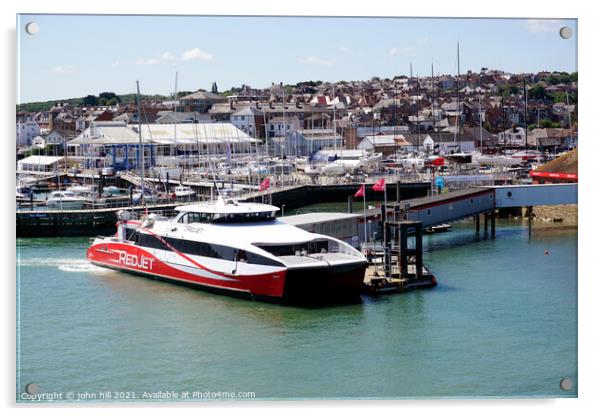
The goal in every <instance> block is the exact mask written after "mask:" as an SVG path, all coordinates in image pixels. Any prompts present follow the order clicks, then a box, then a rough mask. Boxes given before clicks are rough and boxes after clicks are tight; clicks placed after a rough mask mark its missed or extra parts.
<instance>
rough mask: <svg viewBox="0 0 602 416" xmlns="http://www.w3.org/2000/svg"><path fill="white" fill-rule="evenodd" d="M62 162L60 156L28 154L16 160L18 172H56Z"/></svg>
mask: <svg viewBox="0 0 602 416" xmlns="http://www.w3.org/2000/svg"><path fill="white" fill-rule="evenodd" d="M62 163H63V157H60V156H29V157H26V158H25V159H22V160H19V161H18V162H17V172H18V173H30V174H53V173H57V172H58V171H59V170H60V168H61V165H62Z"/></svg>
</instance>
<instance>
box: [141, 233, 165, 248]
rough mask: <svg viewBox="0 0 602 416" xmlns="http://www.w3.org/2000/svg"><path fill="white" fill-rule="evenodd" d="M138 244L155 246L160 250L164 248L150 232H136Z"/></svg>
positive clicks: (149, 246)
mask: <svg viewBox="0 0 602 416" xmlns="http://www.w3.org/2000/svg"><path fill="white" fill-rule="evenodd" d="M138 245H139V246H142V247H148V248H156V249H162V250H165V249H166V247H165V246H164V245H163V243H162V242H161V241H160V240H159V239H158V238H157V237H155V236H154V235H151V234H144V233H138Z"/></svg>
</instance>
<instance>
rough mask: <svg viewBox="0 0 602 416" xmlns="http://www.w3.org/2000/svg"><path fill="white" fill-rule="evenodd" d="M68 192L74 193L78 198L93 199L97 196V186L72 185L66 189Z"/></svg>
mask: <svg viewBox="0 0 602 416" xmlns="http://www.w3.org/2000/svg"><path fill="white" fill-rule="evenodd" d="M65 191H67V192H73V193H74V194H76V195H78V196H83V197H91V196H94V195H96V194H97V192H98V186H97V185H80V184H78V183H74V184H71V185H69V186H67V188H66V189H65Z"/></svg>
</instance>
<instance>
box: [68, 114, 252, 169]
mask: <svg viewBox="0 0 602 416" xmlns="http://www.w3.org/2000/svg"><path fill="white" fill-rule="evenodd" d="M141 136H142V140H140V135H139V133H138V126H137V125H126V124H125V122H123V121H121V122H119V121H101V122H92V123H91V125H90V127H88V128H87V129H86V130H84V131H83V132H82V133H81V134H80V135H79V136H77V137H76V138H75V139H73V140H71V141H69V142H67V151H68V154H69V155H70V157H69V160H76V161H79V162H80V164H81V165H82V167H85V168H100V167H113V168H115V169H116V170H130V169H134V168H137V166H138V165H139V159H140V147H141V146H140V142H141V141H142V146H143V147H144V161H145V166H149V167H150V166H156V165H159V164H161V163H163V162H166V161H168V160H169V161H170V163H173V162H174V161H178V162H179V163H180V164H186V163H198V161H199V159H201V158H204V159H206V157H207V156H208V155H216V156H231V157H236V156H237V155H243V154H249V153H254V152H255V150H256V147H257V146H256V144H257V143H258V142H259V141H258V140H256V139H253V138H251V137H249V135H248V134H246V133H245V132H243V131H241V130H239V129H237V128H236V126H234V125H233V124H230V123H198V124H197V123H183V124H142V125H141Z"/></svg>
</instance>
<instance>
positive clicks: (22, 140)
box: [17, 120, 40, 147]
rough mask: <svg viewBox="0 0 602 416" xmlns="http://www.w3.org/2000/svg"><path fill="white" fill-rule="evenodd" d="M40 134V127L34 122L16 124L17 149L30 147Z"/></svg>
mask: <svg viewBox="0 0 602 416" xmlns="http://www.w3.org/2000/svg"><path fill="white" fill-rule="evenodd" d="M38 134H40V126H39V125H38V123H37V122H36V121H34V120H27V121H23V122H19V123H17V147H24V146H31V142H32V140H33V139H34V137H36V136H37V135H38Z"/></svg>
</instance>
